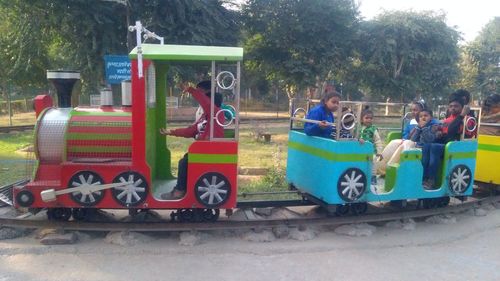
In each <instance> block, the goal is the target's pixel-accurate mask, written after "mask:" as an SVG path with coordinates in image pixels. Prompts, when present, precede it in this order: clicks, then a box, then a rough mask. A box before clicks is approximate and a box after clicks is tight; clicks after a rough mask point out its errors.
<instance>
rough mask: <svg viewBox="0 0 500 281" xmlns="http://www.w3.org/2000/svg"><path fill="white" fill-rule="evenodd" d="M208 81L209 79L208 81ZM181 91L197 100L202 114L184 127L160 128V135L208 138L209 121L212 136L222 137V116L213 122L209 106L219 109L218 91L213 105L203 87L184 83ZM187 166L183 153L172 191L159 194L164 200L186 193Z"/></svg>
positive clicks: (198, 138)
mask: <svg viewBox="0 0 500 281" xmlns="http://www.w3.org/2000/svg"><path fill="white" fill-rule="evenodd" d="M209 82H210V81H209ZM181 87H183V89H182V90H183V91H187V92H189V93H190V94H191V95H193V97H194V98H195V99H196V101H198V103H199V104H200V106H201V107H202V108H203V114H202V115H201V116H200V117H199V118H198V119H196V121H195V122H194V123H193V124H191V125H190V126H188V127H186V128H179V129H175V130H167V129H163V128H162V129H160V133H161V134H162V135H170V136H176V137H184V138H194V139H196V140H208V139H209V138H210V123H211V122H213V126H214V130H213V137H215V138H223V137H224V128H223V127H222V126H221V125H219V123H221V124H222V123H224V116H223V115H222V114H220V115H219V116H218V117H217V118H218V121H219V122H214V120H215V118H211V117H210V108H211V106H214V112H217V111H219V110H220V106H221V103H222V95H221V94H219V93H215V95H214V105H212V104H211V95H210V94H207V93H206V91H204V89H203V88H200V87H197V88H196V89H193V88H191V87H189V88H187V87H185V86H184V85H181ZM208 89H210V84H209V85H208ZM208 93H210V92H208ZM187 166H188V154H187V153H186V154H184V157H182V158H181V159H180V160H179V164H178V171H177V172H178V174H177V185H176V186H175V187H174V189H173V190H172V192H170V193H164V194H162V195H161V198H162V199H165V200H174V199H180V198H182V197H184V195H185V194H186V185H187Z"/></svg>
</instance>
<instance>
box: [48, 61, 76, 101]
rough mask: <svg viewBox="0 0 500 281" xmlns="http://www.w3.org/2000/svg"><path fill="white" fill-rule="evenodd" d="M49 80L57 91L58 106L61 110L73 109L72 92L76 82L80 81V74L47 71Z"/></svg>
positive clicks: (64, 71) (66, 71)
mask: <svg viewBox="0 0 500 281" xmlns="http://www.w3.org/2000/svg"><path fill="white" fill-rule="evenodd" d="M47 80H49V81H50V82H52V85H54V87H55V88H56V91H57V104H58V106H59V107H60V108H64V107H71V92H72V91H73V86H74V85H75V83H76V81H78V80H80V72H78V71H71V70H47Z"/></svg>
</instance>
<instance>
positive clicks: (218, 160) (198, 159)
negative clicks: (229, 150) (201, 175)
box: [188, 153, 238, 164]
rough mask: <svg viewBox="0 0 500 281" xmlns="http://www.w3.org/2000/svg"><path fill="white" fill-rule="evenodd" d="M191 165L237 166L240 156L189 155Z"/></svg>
mask: <svg viewBox="0 0 500 281" xmlns="http://www.w3.org/2000/svg"><path fill="white" fill-rule="evenodd" d="M188 158H189V159H188V162H189V163H212V164H236V163H237V162H238V155H236V154H198V153H189V154H188Z"/></svg>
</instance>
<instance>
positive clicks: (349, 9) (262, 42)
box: [243, 0, 358, 97]
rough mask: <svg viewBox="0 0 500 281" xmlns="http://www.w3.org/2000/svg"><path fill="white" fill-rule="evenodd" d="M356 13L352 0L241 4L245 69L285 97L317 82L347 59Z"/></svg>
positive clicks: (276, 0) (254, 0) (256, 0)
mask: <svg viewBox="0 0 500 281" xmlns="http://www.w3.org/2000/svg"><path fill="white" fill-rule="evenodd" d="M357 16H358V10H357V7H356V5H355V3H354V1H351V0H314V1H311V0H308V1H306V0H269V1H259V0H250V1H248V2H247V4H246V5H244V6H243V37H244V47H245V51H246V59H245V67H246V69H247V71H251V72H254V73H261V74H262V73H263V74H264V75H265V77H266V79H267V80H268V81H272V82H273V84H274V85H275V86H277V87H283V88H284V89H285V90H286V92H287V94H288V96H289V97H293V96H294V95H295V94H296V93H297V92H298V91H299V90H301V89H305V88H306V87H311V86H318V85H319V84H321V83H322V82H323V81H325V80H326V79H327V77H328V75H329V72H330V70H332V69H335V68H336V67H339V66H341V65H343V64H346V63H347V60H348V59H349V57H350V54H351V50H352V48H351V42H352V38H353V36H354V33H355V30H356V27H357V24H358V18H357Z"/></svg>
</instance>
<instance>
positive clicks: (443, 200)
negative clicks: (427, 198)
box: [437, 196, 450, 208]
mask: <svg viewBox="0 0 500 281" xmlns="http://www.w3.org/2000/svg"><path fill="white" fill-rule="evenodd" d="M448 204H450V197H448V196H446V197H441V198H439V202H438V204H437V206H438V208H443V207H446V206H448Z"/></svg>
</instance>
